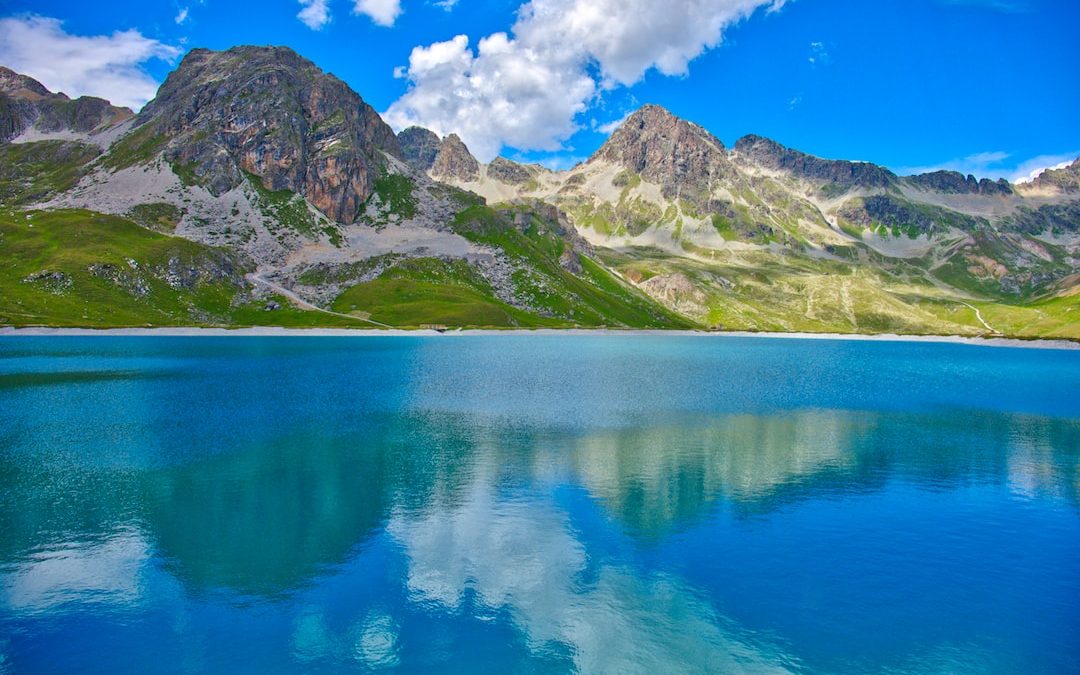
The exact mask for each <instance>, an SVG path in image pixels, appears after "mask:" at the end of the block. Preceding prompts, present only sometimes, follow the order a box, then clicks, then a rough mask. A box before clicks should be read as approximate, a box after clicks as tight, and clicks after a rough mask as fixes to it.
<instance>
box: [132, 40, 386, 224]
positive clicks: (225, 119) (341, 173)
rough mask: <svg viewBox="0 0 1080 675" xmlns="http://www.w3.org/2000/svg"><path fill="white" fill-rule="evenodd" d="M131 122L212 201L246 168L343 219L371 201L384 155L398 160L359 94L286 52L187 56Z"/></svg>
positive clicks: (252, 49)
mask: <svg viewBox="0 0 1080 675" xmlns="http://www.w3.org/2000/svg"><path fill="white" fill-rule="evenodd" d="M135 122H136V125H137V127H138V129H137V130H136V132H135V133H140V134H142V135H143V137H144V138H145V139H146V140H147V142H152V139H164V143H165V150H164V157H165V158H166V159H167V160H168V161H169V162H172V163H176V164H181V165H185V166H189V167H190V168H191V171H192V173H193V174H194V176H195V177H196V178H197V179H198V180H199V181H200V182H202V183H203V184H205V185H206V186H207V188H208V189H209V190H210V191H211V192H212V193H213V194H215V195H217V194H221V193H223V192H226V191H228V190H230V189H232V188H234V187H236V186H237V185H239V184H240V183H241V182H242V181H243V180H244V172H247V173H250V174H254V175H255V176H257V177H258V178H259V180H261V182H262V185H263V187H265V188H266V189H268V190H274V191H277V190H291V191H293V192H296V193H298V194H301V195H303V196H304V197H305V198H306V199H307V200H308V201H309V202H311V203H312V204H313V205H314V206H315V207H317V208H318V209H319V210H320V211H322V212H323V213H324V214H326V215H327V216H328V217H330V218H332V219H334V220H336V221H338V222H342V223H351V222H353V220H355V219H356V217H357V215H358V213H359V211H360V209H361V208H362V206H363V204H364V202H365V201H366V200H367V199H368V197H370V196H371V194H372V192H373V190H374V184H375V180H376V179H377V178H378V177H379V175H380V173H381V171H382V169H383V166H384V161H385V160H384V158H383V157H382V154H381V152H386V153H389V154H393V155H400V154H401V149H400V147H399V145H398V141H397V138H396V137H395V135H394V132H393V130H392V129H391V128H390V127H389V126H388V125H387V124H386V123H385V122H383V121H382V118H380V117H379V115H378V113H376V112H375V110H374V109H373V108H372V107H371V106H369V105H368V104H366V103H365V102H364V101H363V99H361V98H360V96H359V95H358V94H356V93H355V92H354V91H352V90H351V89H350V88H349V87H348V85H346V84H345V83H344V82H342V81H341V80H339V79H337V78H336V77H334V76H333V75H328V74H326V73H324V72H322V71H321V70H319V69H318V68H317V67H316V66H315V65H314V64H313V63H311V62H310V61H308V60H307V59H304V58H302V57H300V56H299V55H297V54H296V53H295V52H293V51H292V50H291V49H287V48H284V47H237V48H234V49H230V50H227V51H224V52H212V51H209V50H205V49H196V50H192V51H191V52H190V53H188V55H187V56H185V57H184V60H183V61H182V62H181V64H180V66H179V67H178V68H177V69H176V70H175V71H174V72H173V73H171V74H170V75H169V77H168V78H167V79H166V80H165V83H164V84H163V85H162V86H161V89H160V90H159V92H158V96H157V97H156V98H155V99H154V100H153V101H151V102H150V103H148V104H147V106H146V107H145V108H144V109H143V110H142V111H141V112H140V113H139V114H138V116H137V117H136V121H135Z"/></svg>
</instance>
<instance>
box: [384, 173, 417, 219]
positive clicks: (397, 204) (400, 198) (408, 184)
mask: <svg viewBox="0 0 1080 675" xmlns="http://www.w3.org/2000/svg"><path fill="white" fill-rule="evenodd" d="M413 188H414V186H413V182H412V179H410V178H409V177H408V176H402V175H400V174H394V173H388V174H384V175H383V176H381V177H380V178H378V179H377V180H376V181H375V194H377V195H379V201H381V202H382V203H383V204H386V205H387V206H388V207H389V209H390V213H396V214H397V215H398V216H400V217H401V218H402V219H406V218H412V217H413V216H415V215H416V197H414V196H413Z"/></svg>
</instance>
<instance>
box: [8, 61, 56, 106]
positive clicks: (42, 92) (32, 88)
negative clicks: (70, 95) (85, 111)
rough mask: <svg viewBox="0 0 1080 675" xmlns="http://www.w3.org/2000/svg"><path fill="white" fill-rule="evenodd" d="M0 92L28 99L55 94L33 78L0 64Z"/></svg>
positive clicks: (12, 96)
mask: <svg viewBox="0 0 1080 675" xmlns="http://www.w3.org/2000/svg"><path fill="white" fill-rule="evenodd" d="M0 94H3V95H5V96H10V97H11V98H18V99H29V100H36V99H39V98H43V97H46V96H54V95H56V94H53V93H52V92H51V91H49V90H48V89H46V88H45V85H43V84H41V83H40V82H38V81H37V80H35V79H34V78H32V77H30V76H28V75H21V74H19V73H16V72H15V71H14V70H12V69H10V68H5V67H4V66H0ZM64 98H67V96H64Z"/></svg>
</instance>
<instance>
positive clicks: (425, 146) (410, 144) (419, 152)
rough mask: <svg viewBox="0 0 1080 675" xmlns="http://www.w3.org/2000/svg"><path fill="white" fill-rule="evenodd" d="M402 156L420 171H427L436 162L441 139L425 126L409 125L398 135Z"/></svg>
mask: <svg viewBox="0 0 1080 675" xmlns="http://www.w3.org/2000/svg"><path fill="white" fill-rule="evenodd" d="M397 140H398V145H400V146H401V157H402V159H404V160H405V161H406V162H408V163H409V164H410V165H411V166H413V167H415V168H417V169H419V170H420V171H427V170H428V169H430V168H431V167H432V165H434V164H435V156H436V155H437V154H439V144H440V143H441V141H440V140H439V137H438V136H437V135H436V134H435V132H434V131H431V130H430V129H425V128H424V127H409V128H408V129H403V130H402V131H401V132H400V133H399V134H398V135H397Z"/></svg>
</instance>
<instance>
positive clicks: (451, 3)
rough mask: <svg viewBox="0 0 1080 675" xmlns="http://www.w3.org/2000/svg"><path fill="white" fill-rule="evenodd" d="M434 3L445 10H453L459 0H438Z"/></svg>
mask: <svg viewBox="0 0 1080 675" xmlns="http://www.w3.org/2000/svg"><path fill="white" fill-rule="evenodd" d="M432 4H434V5H435V6H436V7H438V8H439V9H441V10H443V11H445V12H452V11H454V8H455V7H457V4H458V0H436V1H435V2H434V3H432Z"/></svg>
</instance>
